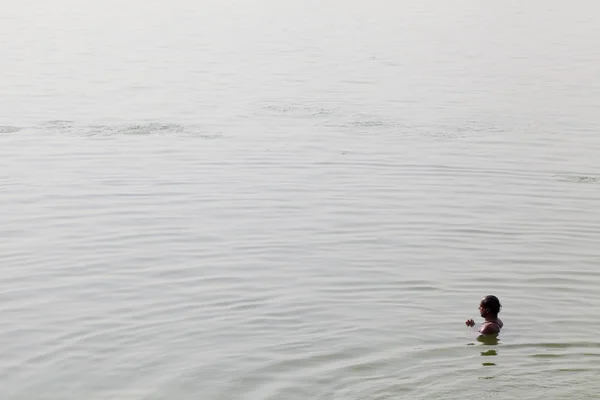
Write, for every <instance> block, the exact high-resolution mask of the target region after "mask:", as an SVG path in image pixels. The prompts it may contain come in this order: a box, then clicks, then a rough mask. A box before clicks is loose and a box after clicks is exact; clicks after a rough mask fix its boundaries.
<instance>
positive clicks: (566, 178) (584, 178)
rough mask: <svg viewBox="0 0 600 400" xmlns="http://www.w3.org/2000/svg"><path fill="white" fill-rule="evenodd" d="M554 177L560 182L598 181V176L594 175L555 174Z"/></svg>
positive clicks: (599, 181) (599, 178) (599, 177)
mask: <svg viewBox="0 0 600 400" xmlns="http://www.w3.org/2000/svg"><path fill="white" fill-rule="evenodd" d="M554 178H555V179H556V180H557V181H560V182H570V183H600V176H594V175H556V176H555V177H554Z"/></svg>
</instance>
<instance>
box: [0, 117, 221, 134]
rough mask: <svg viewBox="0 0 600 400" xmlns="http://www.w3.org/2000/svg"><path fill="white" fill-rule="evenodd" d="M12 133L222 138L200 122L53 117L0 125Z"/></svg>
mask: <svg viewBox="0 0 600 400" xmlns="http://www.w3.org/2000/svg"><path fill="white" fill-rule="evenodd" d="M15 132H22V133H27V132H29V133H36V134H46V135H47V134H53V135H60V136H74V137H112V136H184V137H197V138H203V139H218V138H222V137H223V134H222V133H221V132H214V131H213V132H211V131H209V130H207V129H206V128H203V127H201V126H200V125H196V124H189V125H182V124H175V123H168V122H142V123H128V124H94V125H79V124H77V123H75V122H74V121H69V120H53V121H48V122H44V123H42V124H40V125H35V126H29V127H13V126H0V133H15Z"/></svg>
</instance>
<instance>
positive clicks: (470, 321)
mask: <svg viewBox="0 0 600 400" xmlns="http://www.w3.org/2000/svg"><path fill="white" fill-rule="evenodd" d="M465 324H467V326H475V321H473V320H472V319H468V320H467V322H465Z"/></svg>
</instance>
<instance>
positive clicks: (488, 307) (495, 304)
mask: <svg viewBox="0 0 600 400" xmlns="http://www.w3.org/2000/svg"><path fill="white" fill-rule="evenodd" d="M501 308H502V305H501V304H500V300H498V298H497V297H496V296H492V295H489V296H485V297H484V298H483V299H481V303H479V313H480V314H481V317H482V318H485V321H484V322H483V325H481V328H479V333H481V334H482V335H494V334H497V333H500V329H502V327H503V326H504V324H503V323H502V321H501V320H500V319H499V318H498V314H499V313H500V309H501ZM466 324H467V326H475V321H473V320H472V319H469V320H467V322H466Z"/></svg>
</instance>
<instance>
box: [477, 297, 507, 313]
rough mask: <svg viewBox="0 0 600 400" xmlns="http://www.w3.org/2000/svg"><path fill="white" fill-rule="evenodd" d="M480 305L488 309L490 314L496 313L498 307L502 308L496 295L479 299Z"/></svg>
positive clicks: (498, 310)
mask: <svg viewBox="0 0 600 400" xmlns="http://www.w3.org/2000/svg"><path fill="white" fill-rule="evenodd" d="M481 305H482V306H483V307H484V308H485V309H486V310H488V311H489V312H490V313H492V314H496V315H497V314H498V313H499V312H500V309H501V308H502V304H500V300H498V298H497V297H496V296H492V295H489V296H485V297H484V298H483V299H482V300H481Z"/></svg>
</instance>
